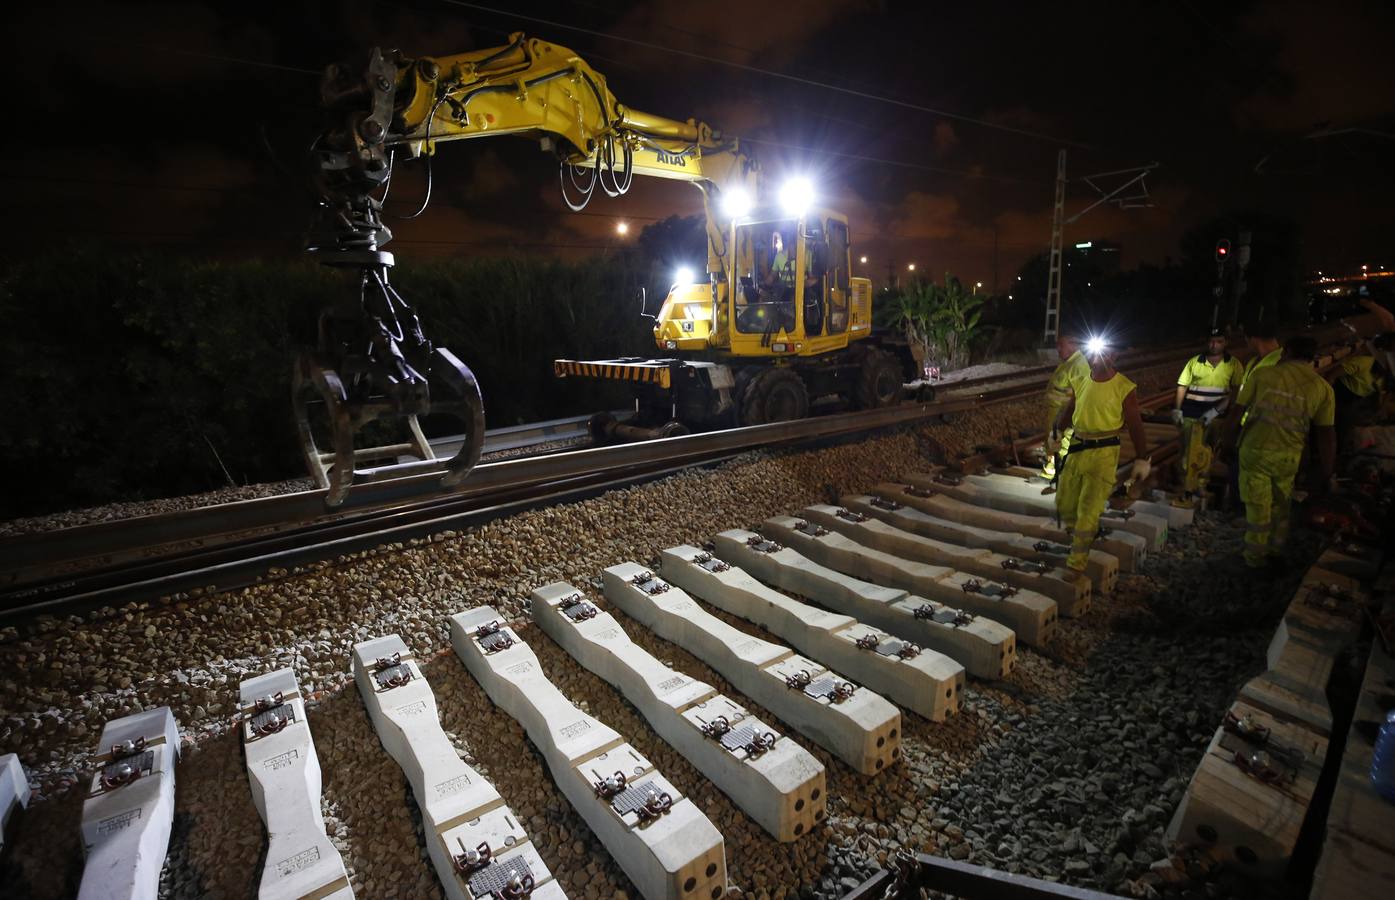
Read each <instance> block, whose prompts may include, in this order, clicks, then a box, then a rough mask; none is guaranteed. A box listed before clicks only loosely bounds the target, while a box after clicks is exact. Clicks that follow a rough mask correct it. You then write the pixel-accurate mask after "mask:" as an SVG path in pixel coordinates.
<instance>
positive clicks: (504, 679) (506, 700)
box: [450, 606, 727, 900]
mask: <svg viewBox="0 0 1395 900" xmlns="http://www.w3.org/2000/svg"><path fill="white" fill-rule="evenodd" d="M450 640H451V645H452V646H454V648H455V652H456V655H457V656H459V657H460V659H461V661H462V662H464V663H465V668H467V669H469V670H470V674H472V675H474V676H475V679H476V680H477V681H479V683H480V685H481V686H482V687H483V688H484V691H485V693H486V694H488V695H489V699H491V700H493V701H494V703H495V705H497V706H498V707H499V708H500V709H502V710H504V712H506V713H508V714H509V715H511V716H513V717H514V718H515V719H517V720H518V722H519V724H521V725H522V726H523V730H524V731H526V732H527V733H528V740H530V741H532V743H533V746H534V747H536V748H537V750H538V752H539V753H541V754H542V757H543V759H544V760H545V761H546V762H547V767H548V770H549V771H550V772H551V773H552V777H553V779H554V780H555V781H556V782H557V787H558V788H559V789H560V790H561V792H562V796H564V797H566V798H567V801H568V802H569V803H571V805H572V808H573V809H575V810H576V811H577V813H578V814H579V815H580V816H581V818H582V819H583V820H585V822H586V824H587V825H588V826H589V827H590V828H591V831H592V832H594V833H595V835H596V837H598V838H600V841H601V843H602V844H604V845H605V848H606V850H608V851H610V855H611V856H612V857H614V859H615V861H616V863H618V864H619V865H620V868H621V869H623V870H624V871H625V874H626V875H628V876H629V878H630V880H631V881H633V882H634V884H635V887H636V888H638V889H639V892H640V893H641V894H642V895H644V896H645V897H647V898H650V900H658V898H666V900H717V898H720V897H721V896H722V895H723V894H724V893H725V892H726V889H727V863H726V852H725V847H724V844H723V841H722V835H721V833H720V832H718V831H717V829H716V828H715V827H714V826H713V824H712V822H711V821H709V820H708V818H707V816H705V815H703V813H702V811H701V810H700V809H698V807H697V805H696V804H695V803H693V801H692V800H691V799H689V798H688V797H685V796H683V793H682V792H681V791H679V790H678V788H676V787H674V786H673V785H672V784H671V783H670V782H669V781H668V779H666V778H664V776H663V775H662V774H660V773H659V771H658V770H657V769H656V768H655V767H654V764H653V763H651V762H650V761H649V760H648V759H645V758H644V757H643V756H641V755H640V753H639V751H637V750H635V748H634V747H632V746H631V745H630V744H629V743H628V742H627V741H626V740H625V739H624V737H622V736H621V735H620V734H619V733H618V732H616V731H615V730H614V729H612V728H611V727H609V726H608V725H606V724H604V723H603V722H601V721H599V720H598V719H595V718H592V717H591V716H589V715H587V714H586V713H584V712H582V711H581V710H580V709H577V708H576V706H574V705H573V704H572V702H571V701H570V700H568V699H567V698H566V697H565V696H563V694H562V692H561V691H559V690H558V689H557V686H556V685H554V684H553V683H552V682H551V681H549V680H548V679H547V676H546V675H545V674H544V673H543V670H542V666H541V665H539V663H538V657H537V654H535V653H534V652H533V649H532V648H531V647H529V646H528V645H527V644H526V643H525V642H524V641H523V640H522V639H520V638H519V636H518V632H516V631H514V630H513V629H512V628H511V627H509V626H508V625H506V624H503V623H502V622H501V620H500V617H499V614H498V613H497V612H496V611H495V610H494V609H493V608H491V607H488V606H480V607H476V608H474V609H469V610H466V611H464V612H460V613H456V614H455V615H453V616H451V617H450Z"/></svg>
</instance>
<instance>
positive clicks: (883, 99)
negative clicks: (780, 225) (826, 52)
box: [441, 0, 1092, 150]
mask: <svg viewBox="0 0 1395 900" xmlns="http://www.w3.org/2000/svg"><path fill="white" fill-rule="evenodd" d="M441 2H442V3H445V4H447V5H449V6H459V7H462V8H464V9H473V10H476V11H478V12H486V13H492V14H494V15H498V16H508V17H510V18H514V19H519V20H521V21H524V22H533V23H536V24H538V25H546V26H548V27H549V28H561V29H563V30H565V31H574V32H577V33H578V34H586V35H590V36H592V37H597V38H602V39H604V40H610V41H617V42H619V43H623V44H630V45H632V46H635V47H645V48H647V49H650V50H657V51H659V52H661V53H671V54H674V55H675V56H683V57H686V58H688V59H696V60H700V61H702V62H707V63H712V64H713V65H718V66H725V67H726V68H729V69H736V70H738V71H741V72H750V73H752V74H755V75H764V76H766V77H767V78H776V79H779V80H781V81H789V82H793V83H795V84H803V85H807V86H809V87H816V88H821V89H823V90H826V91H834V92H837V93H840V94H847V95H848V96H851V97H858V98H859V99H862V100H874V101H876V102H878V103H885V104H888V105H890V106H897V107H900V108H902V109H912V110H915V111H917V112H923V113H928V114H929V115H932V116H939V117H941V118H944V119H952V120H954V121H956V122H966V123H969V124H973V125H978V126H981V127H983V128H992V129H995V130H997V131H1004V132H1007V133H1009V134H1016V135H1020V136H1022V137H1029V138H1033V139H1035V140H1039V141H1048V142H1050V143H1053V144H1063V145H1065V146H1067V147H1075V148H1077V149H1082V150H1089V149H1092V148H1091V147H1089V146H1088V145H1087V144H1082V143H1080V142H1078V141H1071V140H1066V139H1065V138H1061V137H1057V136H1055V135H1050V134H1044V133H1042V132H1040V131H1031V130H1029V129H1026V128H1016V127H1014V126H1012V125H1004V124H1002V123H1001V122H990V121H988V120H987V119H979V118H976V117H974V116H966V115H962V114H960V113H955V112H950V111H948V110H944V109H936V108H934V107H931V106H924V105H922V104H919V103H910V102H908V101H906V100H898V99H897V98H895V97H888V96H886V95H884V94H876V93H872V92H870V91H860V90H856V89H854V88H847V87H842V86H841V85H836V84H829V83H828V82H826V81H817V80H815V79H812V78H803V77H800V76H798V75H788V74H786V73H784V72H776V71H774V70H772V69H763V68H761V67H760V66H752V65H747V64H746V63H739V62H735V61H733V60H729V59H722V58H720V57H716V56H708V55H707V54H705V53H697V52H695V51H692V50H682V49H680V48H677V47H669V46H666V45H664V44H658V43H655V42H653V41H643V40H640V39H638V38H630V37H624V36H622V35H618V34H608V33H606V32H604V31H597V30H596V29H594V28H583V27H581V26H580V25H569V24H567V23H566V22H558V21H556V20H555V19H544V18H541V17H538V16H530V15H526V14H524V13H519V12H513V11H511V10H506V9H497V8H495V7H492V6H485V5H484V4H482V3H470V2H468V0H441Z"/></svg>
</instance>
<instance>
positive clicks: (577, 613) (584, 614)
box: [562, 601, 596, 622]
mask: <svg viewBox="0 0 1395 900" xmlns="http://www.w3.org/2000/svg"><path fill="white" fill-rule="evenodd" d="M562 612H563V613H565V614H566V616H567V618H568V619H571V620H572V621H573V622H582V621H585V620H586V619H590V618H594V617H595V615H596V607H594V606H592V605H591V604H589V603H587V602H585V601H582V602H581V603H573V604H572V605H571V606H568V607H566V608H565V609H563V610H562Z"/></svg>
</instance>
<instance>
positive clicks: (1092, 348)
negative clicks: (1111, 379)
mask: <svg viewBox="0 0 1395 900" xmlns="http://www.w3.org/2000/svg"><path fill="white" fill-rule="evenodd" d="M1108 349H1109V345H1108V344H1107V343H1105V340H1104V338H1102V337H1092V338H1090V339H1089V340H1088V341H1086V342H1085V352H1086V354H1088V355H1090V356H1099V355H1100V354H1101V353H1103V352H1104V351H1105V350H1108Z"/></svg>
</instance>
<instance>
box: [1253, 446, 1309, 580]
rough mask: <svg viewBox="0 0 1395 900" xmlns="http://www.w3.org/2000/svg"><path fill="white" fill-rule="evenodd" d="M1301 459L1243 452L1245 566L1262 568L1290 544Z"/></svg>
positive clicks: (1264, 452)
mask: <svg viewBox="0 0 1395 900" xmlns="http://www.w3.org/2000/svg"><path fill="white" fill-rule="evenodd" d="M1299 459H1300V456H1299V454H1294V453H1283V452H1279V451H1274V450H1250V449H1246V448H1241V450H1240V499H1241V500H1243V501H1244V503H1245V562H1247V563H1249V564H1250V565H1251V566H1262V565H1264V563H1265V562H1267V561H1268V559H1269V558H1270V557H1273V556H1277V555H1279V554H1280V553H1281V552H1282V550H1283V545H1284V541H1286V540H1288V524H1289V507H1290V505H1291V502H1292V498H1293V479H1294V476H1296V475H1297V474H1298V463H1299Z"/></svg>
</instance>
